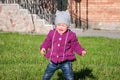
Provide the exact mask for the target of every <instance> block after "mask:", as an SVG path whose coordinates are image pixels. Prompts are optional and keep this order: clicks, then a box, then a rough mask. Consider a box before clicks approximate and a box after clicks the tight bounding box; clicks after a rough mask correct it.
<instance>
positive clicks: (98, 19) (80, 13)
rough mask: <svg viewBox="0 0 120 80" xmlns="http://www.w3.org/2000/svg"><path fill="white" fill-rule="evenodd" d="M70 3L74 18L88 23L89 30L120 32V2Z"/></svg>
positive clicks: (85, 0) (73, 0) (92, 0)
mask: <svg viewBox="0 0 120 80" xmlns="http://www.w3.org/2000/svg"><path fill="white" fill-rule="evenodd" d="M68 1H69V4H70V5H72V6H70V11H71V14H72V16H73V17H77V19H80V20H81V21H87V22H88V27H89V28H94V29H105V30H120V0H71V1H70V0H68ZM74 15H76V16H74Z"/></svg>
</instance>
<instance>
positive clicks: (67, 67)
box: [40, 10, 86, 80]
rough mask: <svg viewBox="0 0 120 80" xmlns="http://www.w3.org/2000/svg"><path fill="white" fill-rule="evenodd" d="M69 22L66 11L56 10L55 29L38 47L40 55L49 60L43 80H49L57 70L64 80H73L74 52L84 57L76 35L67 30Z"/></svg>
mask: <svg viewBox="0 0 120 80" xmlns="http://www.w3.org/2000/svg"><path fill="white" fill-rule="evenodd" d="M70 22H71V18H70V14H69V11H68V10H66V11H58V10H57V12H56V17H55V28H54V29H53V30H50V31H49V33H48V35H47V37H46V39H45V40H44V42H43V43H42V45H41V46H40V50H41V52H40V53H41V54H42V55H44V56H45V57H46V58H48V59H49V60H50V61H49V63H48V65H47V68H46V70H45V73H44V75H43V80H50V78H51V77H52V75H53V74H54V72H55V71H56V70H57V69H61V70H62V72H63V75H64V77H65V80H74V74H73V70H72V61H74V60H75V59H76V58H75V54H74V51H75V52H76V53H78V54H79V55H81V56H84V55H85V54H86V51H85V49H84V48H83V47H82V46H81V45H80V44H79V42H78V40H77V37H76V34H75V33H74V32H72V31H71V30H70V29H69V27H70Z"/></svg>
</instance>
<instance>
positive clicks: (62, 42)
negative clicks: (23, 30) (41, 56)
mask: <svg viewBox="0 0 120 80" xmlns="http://www.w3.org/2000/svg"><path fill="white" fill-rule="evenodd" d="M40 48H41V49H42V48H45V49H46V51H47V54H46V55H45V56H46V58H49V59H50V60H51V61H53V62H54V63H60V62H63V61H66V60H75V59H76V58H75V54H74V51H75V52H76V53H78V54H81V52H82V51H83V50H84V48H82V46H81V45H80V44H79V42H78V40H77V38H76V34H75V33H74V32H72V31H71V30H69V29H68V30H67V31H66V32H65V33H63V34H62V35H60V34H59V33H58V32H57V31H56V30H55V29H53V30H50V32H49V33H48V35H47V37H46V39H45V41H44V42H43V44H42V45H41V47H40Z"/></svg>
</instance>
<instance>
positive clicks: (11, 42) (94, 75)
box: [0, 33, 120, 80]
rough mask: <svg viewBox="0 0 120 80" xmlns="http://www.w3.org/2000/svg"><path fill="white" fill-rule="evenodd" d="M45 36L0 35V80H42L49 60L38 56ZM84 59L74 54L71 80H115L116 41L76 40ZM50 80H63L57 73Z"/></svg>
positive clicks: (119, 57)
mask: <svg viewBox="0 0 120 80" xmlns="http://www.w3.org/2000/svg"><path fill="white" fill-rule="evenodd" d="M44 39H45V35H33V34H19V33H0V80H42V75H43V73H44V70H45V68H46V66H47V63H48V61H49V60H47V59H45V58H44V57H43V56H42V55H40V53H39V52H40V51H39V46H40V44H41V43H42V42H43V40H44ZM78 40H79V42H80V43H81V45H82V46H83V47H84V48H86V50H87V55H86V56H84V57H82V56H79V55H77V54H76V57H77V61H75V62H73V71H74V74H75V80H119V79H120V39H111V38H105V37H78ZM51 80H63V77H62V72H61V70H58V71H56V72H55V74H54V75H53V77H52V79H51Z"/></svg>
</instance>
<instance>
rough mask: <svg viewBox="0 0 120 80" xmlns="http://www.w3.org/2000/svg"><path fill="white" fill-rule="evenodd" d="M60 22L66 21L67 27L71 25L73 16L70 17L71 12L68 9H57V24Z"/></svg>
mask: <svg viewBox="0 0 120 80" xmlns="http://www.w3.org/2000/svg"><path fill="white" fill-rule="evenodd" d="M59 23H64V24H66V25H67V27H69V26H70V23H71V17H70V13H69V11H68V10H66V11H59V10H57V11H56V17H55V25H57V24H59Z"/></svg>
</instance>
